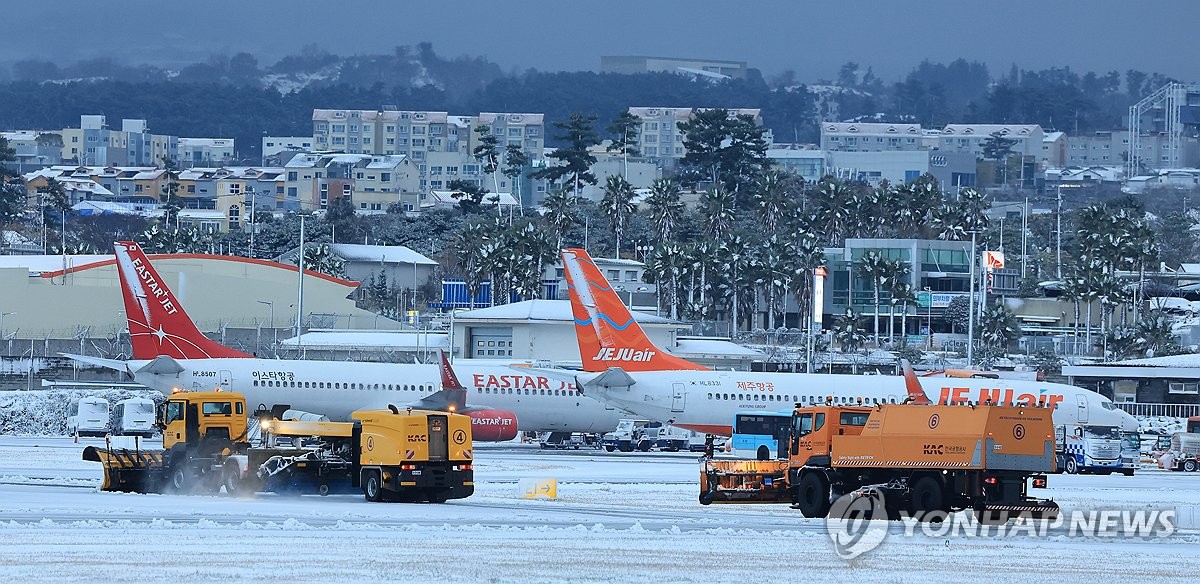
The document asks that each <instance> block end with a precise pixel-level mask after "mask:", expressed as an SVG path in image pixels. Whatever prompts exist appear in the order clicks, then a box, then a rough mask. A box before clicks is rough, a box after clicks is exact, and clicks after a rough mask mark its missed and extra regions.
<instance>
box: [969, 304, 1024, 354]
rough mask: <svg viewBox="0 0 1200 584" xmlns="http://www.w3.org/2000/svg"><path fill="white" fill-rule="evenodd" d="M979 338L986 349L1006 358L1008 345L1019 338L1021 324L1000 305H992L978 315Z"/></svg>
mask: <svg viewBox="0 0 1200 584" xmlns="http://www.w3.org/2000/svg"><path fill="white" fill-rule="evenodd" d="M979 335H980V336H979V338H980V340H982V341H983V343H984V344H985V345H987V346H988V347H990V348H992V349H995V350H998V351H1000V352H1001V353H1002V354H1003V355H1004V356H1006V357H1007V356H1008V344H1009V343H1011V342H1012V341H1013V340H1015V339H1016V338H1017V337H1020V336H1021V323H1020V322H1018V321H1017V317H1016V316H1015V315H1013V313H1012V312H1009V310H1008V309H1007V308H1005V307H1004V305H1002V304H993V305H991V306H990V307H988V308H985V309H984V310H983V312H982V313H981V314H980V315H979Z"/></svg>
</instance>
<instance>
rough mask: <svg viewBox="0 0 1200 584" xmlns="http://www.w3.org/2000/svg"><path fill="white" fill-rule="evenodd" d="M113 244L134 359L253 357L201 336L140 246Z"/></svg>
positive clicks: (129, 242)
mask: <svg viewBox="0 0 1200 584" xmlns="http://www.w3.org/2000/svg"><path fill="white" fill-rule="evenodd" d="M113 247H114V249H115V251H116V254H117V273H118V274H119V275H120V278H121V296H122V298H123V299H124V300H125V318H126V320H128V321H129V340H130V343H132V344H133V358H134V359H153V358H155V357H157V356H159V355H166V356H168V357H173V358H175V359H214V358H218V357H242V358H244V357H253V355H249V354H247V353H243V352H241V351H238V350H236V349H231V348H229V347H226V346H224V345H222V344H220V343H216V342H214V341H212V340H210V339H209V338H208V337H206V336H204V333H201V332H200V330H199V329H197V328H196V324H195V323H193V322H192V319H191V318H189V317H188V315H187V313H186V312H184V310H183V306H181V305H180V304H179V301H178V300H177V299H176V298H175V294H173V293H172V292H171V290H170V289H169V288H167V284H166V282H165V281H163V279H162V277H160V276H159V275H158V271H157V270H155V269H154V266H152V265H150V260H149V259H148V258H147V257H146V254H145V252H143V251H142V248H141V246H139V245H138V244H137V243H134V242H132V241H118V242H117V243H115V244H114V245H113Z"/></svg>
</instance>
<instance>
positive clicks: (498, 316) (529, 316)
mask: <svg viewBox="0 0 1200 584" xmlns="http://www.w3.org/2000/svg"><path fill="white" fill-rule="evenodd" d="M631 314H632V315H633V320H635V321H637V322H639V323H644V324H665V323H669V322H671V320H670V319H668V318H663V317H661V316H654V315H653V314H646V313H644V312H632V311H631ZM455 319H457V320H462V319H480V320H549V321H573V320H575V317H574V315H572V314H571V302H570V301H569V300H525V301H522V302H514V303H512V304H502V305H500V306H492V307H489V308H480V309H478V310H469V311H466V312H460V313H458V314H457V315H456V316H455Z"/></svg>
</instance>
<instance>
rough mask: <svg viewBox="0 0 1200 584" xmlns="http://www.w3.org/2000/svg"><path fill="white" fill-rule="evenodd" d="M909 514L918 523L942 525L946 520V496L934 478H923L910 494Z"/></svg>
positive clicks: (915, 484)
mask: <svg viewBox="0 0 1200 584" xmlns="http://www.w3.org/2000/svg"><path fill="white" fill-rule="evenodd" d="M909 497H910V500H909V509H908V510H909V514H910V515H911V516H912V517H915V518H916V519H917V520H918V521H928V522H932V523H941V522H942V521H943V520H944V519H945V518H946V516H945V514H944V512H945V511H946V509H945V501H946V497H945V494H944V493H942V485H941V483H939V482H938V481H937V479H935V478H933V477H921V478H919V479H917V482H916V483H914V484H913V487H912V490H911V491H910V492H909Z"/></svg>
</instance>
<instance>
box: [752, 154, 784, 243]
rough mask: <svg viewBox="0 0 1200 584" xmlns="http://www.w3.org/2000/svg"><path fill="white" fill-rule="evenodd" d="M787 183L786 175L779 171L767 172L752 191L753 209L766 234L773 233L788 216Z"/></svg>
mask: <svg viewBox="0 0 1200 584" xmlns="http://www.w3.org/2000/svg"><path fill="white" fill-rule="evenodd" d="M788 181H789V176H788V174H787V173H786V172H783V171H780V170H768V171H766V172H765V173H763V175H762V178H761V179H759V181H758V184H757V187H758V188H757V189H755V191H754V198H753V202H754V209H755V211H757V213H758V218H759V220H760V221H762V225H763V227H766V229H767V233H775V230H776V229H777V228H778V227H779V226H780V224H781V223H782V222H783V220H784V218H785V217H786V216H787V214H788V208H789V207H790V206H791V201H790V200H789V199H788V196H787V183H788Z"/></svg>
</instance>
